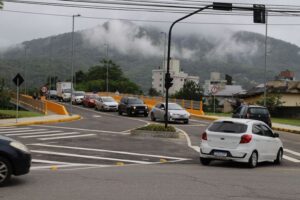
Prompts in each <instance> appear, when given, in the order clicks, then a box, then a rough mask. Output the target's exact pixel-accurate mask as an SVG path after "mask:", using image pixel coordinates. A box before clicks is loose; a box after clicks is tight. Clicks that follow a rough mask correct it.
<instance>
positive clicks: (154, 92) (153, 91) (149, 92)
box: [148, 87, 161, 96]
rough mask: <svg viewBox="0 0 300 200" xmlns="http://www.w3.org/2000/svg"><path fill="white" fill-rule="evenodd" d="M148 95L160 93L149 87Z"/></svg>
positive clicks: (158, 94)
mask: <svg viewBox="0 0 300 200" xmlns="http://www.w3.org/2000/svg"><path fill="white" fill-rule="evenodd" d="M148 94H149V96H161V93H160V92H158V91H157V90H156V89H155V88H153V87H151V88H150V89H149V91H148Z"/></svg>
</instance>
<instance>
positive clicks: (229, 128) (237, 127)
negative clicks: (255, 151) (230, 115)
mask: <svg viewBox="0 0 300 200" xmlns="http://www.w3.org/2000/svg"><path fill="white" fill-rule="evenodd" d="M208 130H209V131H213V132H223V133H245V132H246V130H247V125H246V124H241V123H235V122H231V121H223V122H214V123H212V124H211V125H210V126H209V127H208Z"/></svg>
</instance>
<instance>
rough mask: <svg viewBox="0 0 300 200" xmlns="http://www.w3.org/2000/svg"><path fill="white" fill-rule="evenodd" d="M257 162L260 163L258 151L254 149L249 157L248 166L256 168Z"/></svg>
mask: <svg viewBox="0 0 300 200" xmlns="http://www.w3.org/2000/svg"><path fill="white" fill-rule="evenodd" d="M257 163H258V153H257V152H256V151H253V152H252V154H251V156H250V158H249V161H248V166H249V167H250V168H255V167H256V166H257Z"/></svg>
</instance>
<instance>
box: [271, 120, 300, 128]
mask: <svg viewBox="0 0 300 200" xmlns="http://www.w3.org/2000/svg"><path fill="white" fill-rule="evenodd" d="M271 120H272V122H273V123H280V124H287V125H293V126H300V119H286V118H271Z"/></svg>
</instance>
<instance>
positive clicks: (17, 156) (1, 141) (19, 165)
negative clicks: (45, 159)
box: [0, 136, 31, 186]
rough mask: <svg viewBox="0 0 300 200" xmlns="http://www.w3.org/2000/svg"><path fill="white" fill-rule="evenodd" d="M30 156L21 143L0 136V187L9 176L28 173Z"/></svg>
mask: <svg viewBox="0 0 300 200" xmlns="http://www.w3.org/2000/svg"><path fill="white" fill-rule="evenodd" d="M30 166H31V154H30V152H29V150H28V149H27V147H26V146H25V145H23V144H22V143H20V142H18V141H16V140H13V139H10V138H7V137H4V136H0V186H3V185H5V184H6V183H7V182H8V181H9V180H10V177H11V175H15V176H19V175H23V174H27V173H29V170H30Z"/></svg>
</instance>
